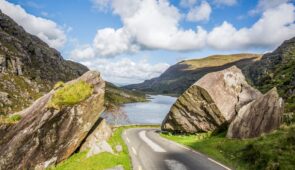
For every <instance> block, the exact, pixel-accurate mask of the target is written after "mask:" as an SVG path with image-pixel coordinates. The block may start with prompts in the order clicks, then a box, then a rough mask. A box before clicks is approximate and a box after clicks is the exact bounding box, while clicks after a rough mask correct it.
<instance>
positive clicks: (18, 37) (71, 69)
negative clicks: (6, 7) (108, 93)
mask: <svg viewBox="0 0 295 170" xmlns="http://www.w3.org/2000/svg"><path fill="white" fill-rule="evenodd" d="M86 71H88V68H87V67H85V66H83V65H81V64H78V63H75V62H72V61H67V60H64V59H63V57H62V56H61V54H60V53H59V52H58V51H57V50H55V49H53V48H50V47H49V46H48V45H47V44H46V43H45V42H43V41H42V40H40V39H39V38H38V37H36V36H34V35H31V34H29V33H27V32H26V31H25V30H24V29H23V28H22V27H21V26H19V25H18V24H17V23H15V22H14V21H13V20H12V19H11V18H9V17H8V16H7V15H5V14H3V13H2V12H1V11H0V91H2V92H5V93H7V94H8V97H9V98H10V101H11V103H9V102H8V103H7V102H6V103H3V104H2V105H3V106H1V107H0V114H10V113H13V112H15V111H20V110H22V109H24V108H26V107H28V106H29V105H31V104H32V102H33V101H34V100H36V99H37V98H38V97H40V96H42V95H43V94H45V93H47V92H48V91H49V90H50V89H51V88H52V86H53V85H54V84H55V83H56V82H58V81H70V80H72V79H75V78H77V77H79V76H81V75H82V74H83V73H85V72H86Z"/></svg>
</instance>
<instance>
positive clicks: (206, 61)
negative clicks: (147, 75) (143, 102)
mask: <svg viewBox="0 0 295 170" xmlns="http://www.w3.org/2000/svg"><path fill="white" fill-rule="evenodd" d="M260 57H261V55H258V54H233V55H214V56H209V57H206V58H202V59H193V60H185V61H181V62H179V63H177V64H175V65H173V66H171V67H169V68H168V69H167V70H166V71H165V72H164V73H163V74H162V75H160V76H159V77H157V78H153V79H151V80H146V81H144V82H143V83H140V84H133V85H128V86H124V88H126V89H130V90H138V91H143V92H148V93H158V94H170V95H177V96H179V95H180V94H182V93H183V92H184V91H185V90H186V89H187V88H189V87H190V86H191V85H192V84H193V83H194V82H196V81H197V80H199V79H200V78H201V77H203V76H204V75H206V74H207V73H210V72H215V71H220V70H224V69H226V68H229V67H231V66H233V65H236V66H237V67H239V68H240V69H242V68H244V67H245V66H247V65H249V64H251V63H253V62H255V60H259V59H260Z"/></svg>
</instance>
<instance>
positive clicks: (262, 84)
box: [243, 37, 295, 113]
mask: <svg viewBox="0 0 295 170" xmlns="http://www.w3.org/2000/svg"><path fill="white" fill-rule="evenodd" d="M243 72H244V74H245V76H246V77H247V79H249V80H251V81H252V83H253V84H254V86H255V87H256V88H258V89H259V90H260V91H262V92H263V93H265V92H267V91H269V90H270V89H272V88H273V87H277V89H278V93H279V94H280V96H282V97H283V99H284V101H285V106H286V107H285V110H286V111H287V112H294V113H295V104H294V103H295V97H294V96H295V37H293V38H291V39H290V40H286V41H285V42H284V43H283V44H282V45H280V46H279V47H278V48H277V49H276V50H274V51H273V52H271V53H267V54H264V55H263V56H262V59H261V60H260V61H256V62H255V63H253V64H250V65H249V66H248V67H245V68H244V69H243Z"/></svg>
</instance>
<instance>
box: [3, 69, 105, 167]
mask: <svg viewBox="0 0 295 170" xmlns="http://www.w3.org/2000/svg"><path fill="white" fill-rule="evenodd" d="M82 81H83V82H86V83H87V84H88V85H89V84H90V85H91V88H92V92H91V94H90V96H89V97H87V98H85V99H84V100H82V101H80V102H79V103H75V104H73V105H65V106H62V107H59V108H56V107H49V106H51V105H50V103H51V102H52V101H51V99H52V98H53V96H54V94H56V93H57V91H58V90H59V88H57V89H53V90H52V91H51V92H49V93H48V94H47V95H45V96H43V97H42V98H40V99H39V100H37V101H36V103H34V104H33V105H32V106H31V107H30V108H28V109H26V110H25V111H24V112H21V115H22V116H23V118H22V119H21V120H20V122H19V123H17V124H15V125H13V126H11V127H8V128H7V129H6V131H7V132H6V133H5V134H4V136H1V139H0V153H1V155H0V167H1V168H0V169H36V168H38V169H44V168H46V167H47V166H50V165H52V164H56V163H59V162H61V161H62V160H65V159H67V158H68V157H69V156H70V155H72V154H73V153H74V152H75V151H76V150H77V148H78V147H79V146H80V144H81V142H82V141H83V140H84V139H85V137H86V136H87V134H88V133H89V131H90V130H91V128H92V127H93V125H94V124H95V123H96V122H97V120H98V119H99V116H100V113H101V112H102V111H103V110H104V92H105V82H104V81H103V80H102V79H101V76H100V74H99V73H98V72H95V71H89V72H87V73H85V74H84V75H83V76H81V77H80V78H78V79H76V80H73V81H71V82H68V83H67V84H66V85H69V84H74V83H77V82H82Z"/></svg>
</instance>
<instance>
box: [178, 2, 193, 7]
mask: <svg viewBox="0 0 295 170" xmlns="http://www.w3.org/2000/svg"><path fill="white" fill-rule="evenodd" d="M196 3H197V0H181V1H180V3H179V4H180V6H182V7H192V6H194V5H195V4H196Z"/></svg>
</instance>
